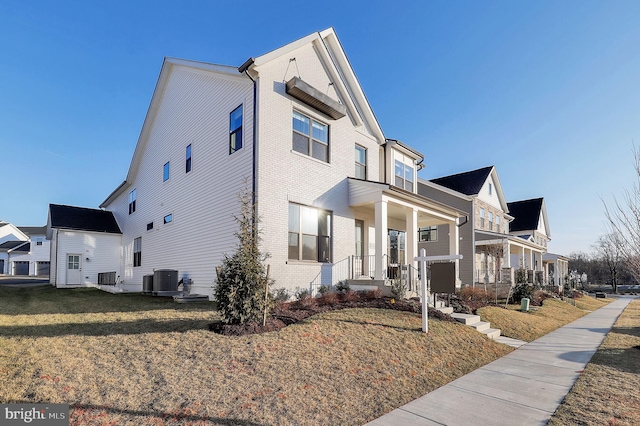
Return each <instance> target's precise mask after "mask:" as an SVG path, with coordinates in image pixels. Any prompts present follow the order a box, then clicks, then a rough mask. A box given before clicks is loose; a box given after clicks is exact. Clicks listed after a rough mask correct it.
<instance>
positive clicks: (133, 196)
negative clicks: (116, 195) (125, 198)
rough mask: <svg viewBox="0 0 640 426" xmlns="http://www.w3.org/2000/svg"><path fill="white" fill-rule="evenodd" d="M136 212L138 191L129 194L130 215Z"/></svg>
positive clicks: (134, 190)
mask: <svg viewBox="0 0 640 426" xmlns="http://www.w3.org/2000/svg"><path fill="white" fill-rule="evenodd" d="M135 211H136V189H135V188H134V189H133V190H131V192H129V214H131V213H133V212H135Z"/></svg>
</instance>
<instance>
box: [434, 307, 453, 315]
mask: <svg viewBox="0 0 640 426" xmlns="http://www.w3.org/2000/svg"><path fill="white" fill-rule="evenodd" d="M435 310H436V311H440V312H442V313H443V314H449V315H451V314H452V313H453V307H452V306H448V307H442V308H435Z"/></svg>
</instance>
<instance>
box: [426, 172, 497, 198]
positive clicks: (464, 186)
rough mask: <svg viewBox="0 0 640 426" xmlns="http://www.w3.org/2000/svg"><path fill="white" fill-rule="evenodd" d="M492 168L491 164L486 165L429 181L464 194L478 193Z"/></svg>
mask: <svg viewBox="0 0 640 426" xmlns="http://www.w3.org/2000/svg"><path fill="white" fill-rule="evenodd" d="M492 170H493V166H488V167H483V168H481V169H477V170H471V171H469V172H463V173H457V174H455V175H449V176H443V177H440V178H437V179H431V180H430V182H433V183H435V184H438V185H440V186H444V187H445V188H449V189H453V190H454V191H458V192H460V193H462V194H465V195H477V194H478V193H480V190H481V189H482V185H484V183H485V182H486V181H487V178H488V177H489V174H490V173H491V171H492Z"/></svg>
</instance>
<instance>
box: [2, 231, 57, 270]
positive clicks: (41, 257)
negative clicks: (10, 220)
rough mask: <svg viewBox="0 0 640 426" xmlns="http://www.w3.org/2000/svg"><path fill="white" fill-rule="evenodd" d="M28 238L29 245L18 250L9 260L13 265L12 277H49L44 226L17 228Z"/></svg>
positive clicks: (48, 256) (48, 253) (48, 250)
mask: <svg viewBox="0 0 640 426" xmlns="http://www.w3.org/2000/svg"><path fill="white" fill-rule="evenodd" d="M18 229H20V231H22V232H23V233H24V234H25V235H27V236H28V237H29V244H27V245H26V246H23V247H21V248H20V249H18V250H19V251H22V252H21V253H15V254H14V255H13V256H12V257H11V258H12V262H13V264H14V275H30V276H41V277H47V276H49V263H50V262H49V261H50V247H49V245H50V241H49V240H48V239H47V236H46V234H47V227H46V226H20V227H18Z"/></svg>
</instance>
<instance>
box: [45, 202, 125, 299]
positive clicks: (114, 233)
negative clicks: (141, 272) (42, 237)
mask: <svg viewBox="0 0 640 426" xmlns="http://www.w3.org/2000/svg"><path fill="white" fill-rule="evenodd" d="M46 235H47V238H48V239H49V240H50V241H51V245H50V249H51V254H50V258H51V271H50V276H49V282H50V283H51V284H52V285H55V286H56V287H81V286H86V285H89V284H97V283H98V282H99V279H98V278H99V274H100V273H104V274H109V276H115V277H116V279H117V277H118V275H119V271H120V270H121V260H120V259H121V256H122V254H121V253H122V252H121V245H122V233H121V232H120V227H119V226H118V224H117V222H116V220H115V218H114V217H113V214H112V213H111V212H107V211H103V210H97V209H87V208H82V207H72V206H64V205H58V204H50V205H49V215H48V219H47V227H46ZM111 284H115V282H113V283H111Z"/></svg>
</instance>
